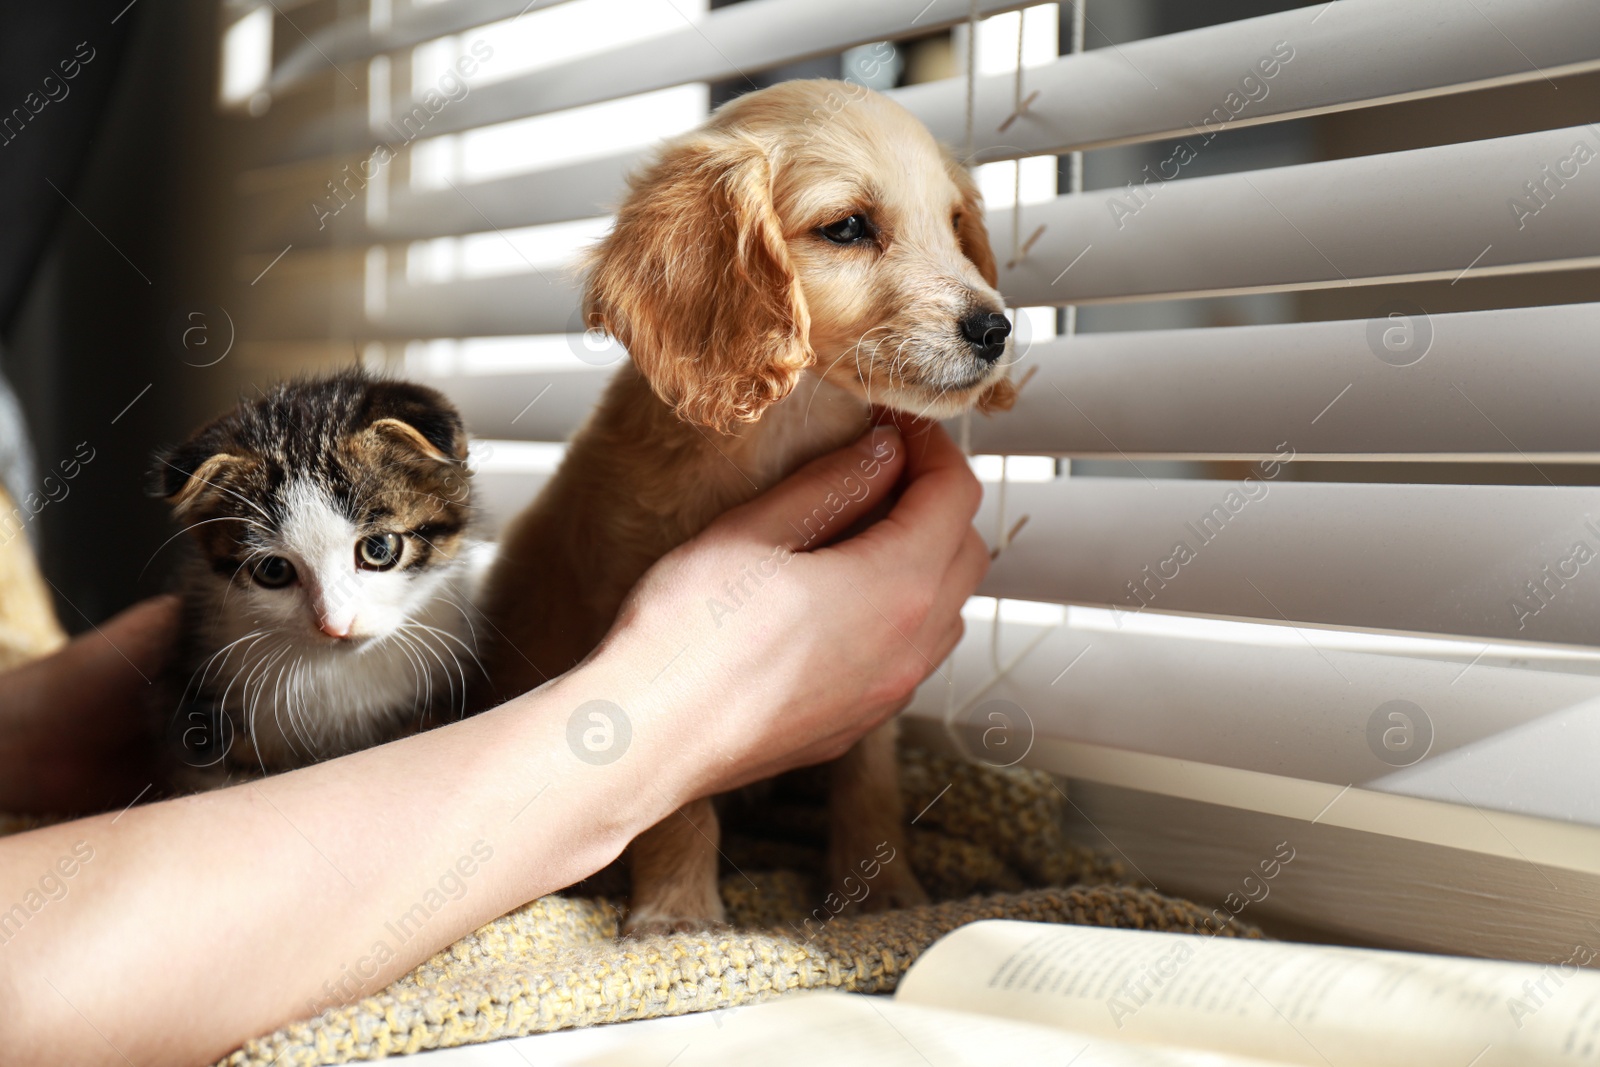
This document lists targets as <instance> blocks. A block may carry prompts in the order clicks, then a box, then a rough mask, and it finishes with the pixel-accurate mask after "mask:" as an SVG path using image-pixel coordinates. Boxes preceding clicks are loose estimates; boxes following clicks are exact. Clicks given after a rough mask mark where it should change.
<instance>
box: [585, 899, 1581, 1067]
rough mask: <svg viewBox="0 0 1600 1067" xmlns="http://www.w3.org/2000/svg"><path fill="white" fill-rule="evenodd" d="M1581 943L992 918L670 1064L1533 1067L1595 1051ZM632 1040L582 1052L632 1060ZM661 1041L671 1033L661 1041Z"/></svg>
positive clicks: (737, 1019) (745, 1019)
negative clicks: (1452, 947)
mask: <svg viewBox="0 0 1600 1067" xmlns="http://www.w3.org/2000/svg"><path fill="white" fill-rule="evenodd" d="M1594 955H1595V953H1594V952H1593V951H1592V950H1590V949H1589V948H1588V947H1587V946H1584V945H1578V946H1575V948H1574V950H1573V954H1572V957H1571V958H1570V959H1566V960H1558V961H1555V962H1552V963H1550V964H1549V965H1546V966H1543V967H1541V966H1537V965H1531V964H1519V963H1501V962H1492V961H1483V960H1465V959H1455V958H1450V957H1443V956H1423V955H1415V954H1411V953H1401V952H1380V951H1375V950H1370V949H1352V948H1332V947H1326V946H1314V945H1300V944H1284V943H1276V942H1263V941H1241V940H1235V939H1231V938H1214V937H1207V936H1197V935H1183V934H1158V933H1144V932H1140V931H1133V930H1111V929H1102V928H1097V927H1082V926H1055V925H1045V924H1037V923H1023V922H1010V921H992V922H982V923H975V924H973V925H971V926H965V927H962V928H961V929H959V930H956V931H955V932H954V933H952V934H950V935H948V936H947V937H945V938H943V939H942V940H941V941H939V942H938V943H937V944H936V945H934V946H933V947H932V948H931V949H929V950H928V952H927V953H926V954H924V955H923V957H922V958H921V959H920V960H918V961H917V962H916V964H915V965H914V966H913V967H912V968H911V971H910V973H908V974H907V975H906V977H905V978H904V979H903V980H902V981H901V983H900V988H899V992H897V993H896V994H895V996H894V998H893V999H892V1000H891V999H889V998H886V997H867V996H853V995H846V994H833V993H819V994H813V995H807V996H799V997H789V998H784V999H782V1000H779V1001H776V1002H773V1003H768V1004H761V1005H756V1006H753V1007H749V1008H740V1009H737V1010H734V1011H732V1012H730V1013H728V1017H727V1020H726V1022H725V1023H724V1024H722V1025H720V1026H719V1028H718V1030H717V1031H716V1032H714V1033H713V1032H710V1031H709V1030H704V1029H703V1030H702V1031H701V1032H700V1033H699V1034H697V1035H696V1036H695V1038H694V1039H692V1040H689V1041H688V1042H687V1043H685V1045H684V1047H683V1048H682V1050H681V1051H680V1052H679V1054H678V1055H677V1057H676V1058H674V1060H673V1067H693V1065H703V1064H734V1063H737V1064H741V1065H743V1064H758V1065H760V1067H790V1065H796V1067H798V1065H801V1064H804V1065H805V1067H817V1065H819V1064H826V1065H829V1067H832V1065H835V1064H864V1065H865V1064H870V1065H871V1067H900V1065H902V1064H903V1065H905V1067H928V1065H932V1067H946V1065H957V1064H961V1065H965V1064H1013V1063H1015V1064H1052V1065H1055V1067H1067V1065H1069V1064H1070V1065H1071V1067H1134V1065H1138V1067H1202V1065H1204V1067H1251V1065H1254V1067H1262V1065H1266V1064H1306V1065H1309V1067H1539V1065H1543V1064H1569V1063H1571V1064H1576V1063H1600V973H1596V972H1593V971H1588V970H1584V969H1582V968H1583V965H1584V964H1587V963H1589V962H1591V960H1592V959H1593V958H1594ZM648 1047H650V1048H653V1049H654V1052H653V1053H652V1054H653V1055H654V1056H655V1057H656V1059H655V1060H650V1059H646V1058H641V1055H642V1053H643V1051H644V1049H643V1048H642V1047H641V1048H634V1047H633V1046H632V1044H631V1043H629V1044H625V1045H623V1046H621V1047H616V1048H613V1049H611V1050H609V1051H608V1052H607V1053H606V1054H604V1055H602V1056H600V1057H597V1058H591V1059H585V1060H584V1061H583V1062H586V1063H591V1064H640V1063H646V1062H657V1061H658V1060H659V1059H660V1055H661V1052H662V1049H663V1047H664V1046H663V1045H662V1044H661V1043H660V1042H658V1041H651V1042H650V1043H649V1046H648ZM668 1051H670V1050H668Z"/></svg>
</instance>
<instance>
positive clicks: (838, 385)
mask: <svg viewBox="0 0 1600 1067" xmlns="http://www.w3.org/2000/svg"><path fill="white" fill-rule="evenodd" d="M587 268H588V274H587V289H586V294H585V301H584V311H585V316H586V321H587V322H588V324H589V325H590V326H591V327H592V328H603V329H605V330H606V331H608V332H609V333H610V334H611V335H612V336H614V337H615V338H616V339H617V340H618V341H620V342H621V343H622V345H623V346H625V347H626V348H627V350H628V353H629V355H630V356H631V357H632V361H631V363H629V364H625V365H624V366H623V367H622V368H621V369H619V371H618V372H617V374H616V376H615V377H614V378H613V380H612V381H611V383H610V384H609V386H608V387H607V389H606V392H605V394H604V397H603V398H602V400H601V402H600V404H599V406H598V408H597V409H596V410H595V412H594V413H593V415H592V416H591V417H590V419H589V420H588V422H587V423H586V424H585V425H584V427H583V428H582V429H581V430H579V431H578V433H577V434H576V436H575V437H574V438H573V441H572V445H571V449H570V451H569V452H568V454H567V457H566V460H565V462H564V463H563V464H562V466H561V468H560V470H559V471H558V472H557V473H556V475H555V476H554V478H553V479H552V480H551V482H550V483H549V485H548V486H547V487H546V489H545V490H544V492H543V493H542V494H541V496H540V497H539V498H538V499H537V500H536V501H534V503H533V504H531V505H530V506H529V507H528V509H527V510H526V511H525V512H523V513H522V515H520V516H519V517H518V518H516V519H515V520H514V521H513V522H512V523H511V526H510V528H509V529H508V531H507V534H506V537H505V539H504V541H503V543H502V547H501V553H500V557H499V561H498V563H497V565H496V566H497V569H496V570H495V571H494V572H493V573H492V574H491V575H490V579H489V582H488V587H489V590H490V592H489V593H488V597H489V604H488V612H489V616H490V618H491V620H492V621H493V622H494V623H495V625H496V627H497V628H498V629H499V630H500V632H501V633H502V634H503V635H504V636H503V639H502V640H501V641H500V642H499V644H498V645H497V646H495V647H492V648H491V649H490V652H489V657H488V659H489V673H490V677H491V678H492V679H493V682H494V684H495V686H496V688H497V690H498V692H499V693H500V694H501V695H509V694H513V693H517V692H521V691H523V690H525V689H527V688H530V687H531V686H534V685H537V684H539V683H540V682H543V681H544V680H546V679H547V678H552V677H555V676H556V675H558V674H560V673H562V672H563V671H566V670H568V669H569V668H571V667H572V666H573V665H574V664H576V663H577V662H578V661H579V660H580V659H582V658H583V657H584V656H585V655H587V654H588V653H589V652H590V651H591V650H592V649H593V648H594V647H595V646H596V645H597V644H598V643H599V641H600V639H601V637H603V636H604V634H605V632H606V630H607V629H608V628H609V627H610V626H611V624H612V622H613V620H614V619H615V617H616V614H617V611H618V608H619V607H620V605H621V604H622V602H623V599H624V597H625V596H626V594H627V593H628V591H629V589H631V588H632V586H633V585H634V583H635V582H636V581H637V580H638V579H639V577H640V576H641V575H642V574H643V573H644V571H645V570H646V569H647V568H648V567H649V566H650V565H651V564H652V563H654V562H655V561H656V560H657V559H659V558H660V557H661V556H663V555H665V554H666V553H667V552H668V551H670V550H671V549H672V548H674V547H675V546H677V545H679V544H681V543H682V542H684V541H685V540H687V539H689V538H690V537H692V536H694V535H695V534H696V533H698V532H699V531H700V530H702V529H703V528H704V527H705V526H706V525H707V524H708V523H710V522H711V520H712V519H714V518H716V517H717V516H718V515H719V514H721V513H722V512H724V511H726V510H727V509H729V508H731V507H733V506H735V505H737V504H739V503H741V502H743V501H745V500H748V499H749V498H751V497H752V496H755V495H756V494H757V493H759V492H760V491H762V490H764V489H766V488H768V487H769V486H771V485H773V484H774V483H775V482H777V481H778V480H780V479H781V478H783V477H784V476H785V475H787V474H789V473H790V472H791V471H793V470H794V469H795V468H797V467H799V466H800V465H802V464H804V463H805V462H807V461H808V460H811V459H813V458H814V457H816V456H818V455H821V454H823V453H825V452H828V451H830V450H832V449H834V448H837V447H840V446H842V445H844V444H846V443H848V442H850V441H851V440H854V439H855V438H856V437H857V436H858V435H859V434H861V433H862V432H863V431H864V430H865V429H866V428H867V427H868V425H869V423H870V419H871V405H874V404H877V405H884V406H888V407H892V408H896V409H899V410H901V411H905V412H910V413H913V414H916V415H925V416H929V417H946V416H949V415H953V414H956V413H958V412H960V411H963V410H965V409H968V408H971V407H974V406H977V407H980V408H982V409H984V410H990V409H995V408H1004V407H1008V406H1009V405H1010V402H1011V397H1012V386H1011V383H1010V381H1009V380H1008V378H1007V376H1006V368H1007V365H1008V363H1009V362H1010V360H1009V359H1008V356H1009V351H1010V349H1009V345H1010V343H1009V341H1008V339H1007V338H1008V335H1009V332H1010V325H1009V323H1008V322H1007V320H1006V318H1005V317H1004V315H1003V314H1002V302H1001V299H1000V295H999V293H997V292H996V291H995V288H994V285H995V264H994V256H993V253H992V252H991V251H990V248H989V241H988V235H987V233H986V231H985V229H984V224H983V213H982V204H981V200H980V197H979V195H978V191H977V188H976V186H975V185H974V184H973V182H972V179H971V178H970V177H969V176H968V174H967V172H966V171H965V170H964V169H963V168H962V167H961V166H960V165H959V164H958V163H957V162H956V161H955V160H954V159H953V158H952V156H951V155H950V154H949V153H948V152H946V151H944V150H943V149H941V148H940V146H939V145H938V144H937V143H935V141H934V140H933V137H932V136H931V135H930V134H929V133H928V131H927V129H926V128H925V127H923V126H922V124H921V123H919V122H918V121H917V120H916V119H915V118H913V117H912V116H911V115H910V114H909V113H908V112H907V111H905V110H904V109H903V108H901V107H900V106H899V105H897V104H895V103H893V102H892V101H890V100H889V99H887V98H886V97H882V96H879V95H877V94H876V93H873V92H870V91H869V90H866V89H863V88H861V87H859V86H852V85H847V84H845V83H843V82H833V81H793V82H785V83H783V84H781V85H777V86H774V87H773V88H770V89H765V90H762V91H760V92H753V93H750V94H748V95H745V96H741V97H739V98H738V99H736V100H733V101H732V102H730V103H728V104H727V105H725V106H723V107H722V108H720V109H719V110H718V111H717V112H716V114H715V115H713V116H712V117H711V119H710V120H709V121H708V122H707V123H706V124H705V125H704V126H702V127H701V128H700V129H698V130H695V131H694V132H692V133H689V134H687V135H685V136H682V137H679V138H677V139H675V140H672V141H669V142H667V143H666V144H665V145H664V146H663V147H662V148H661V150H660V152H659V154H658V156H657V157H656V158H655V160H654V161H653V162H652V163H650V164H649V165H647V166H646V167H644V168H643V169H642V170H641V171H640V172H639V173H638V174H636V175H635V176H634V177H633V179H632V180H631V182H630V192H629V195H628V197H627V199H626V201H625V202H624V204H623V205H622V208H621V210H620V211H619V212H618V214H617V219H616V225H615V228H614V229H613V230H612V232H611V233H610V235H609V236H607V237H606V238H605V239H604V240H603V241H602V242H601V243H600V244H599V245H598V247H597V248H596V249H595V250H594V251H593V252H592V253H591V255H590V256H589V259H588V263H587ZM887 488H888V487H885V489H884V491H885V492H887ZM842 532H843V531H827V532H826V536H827V537H834V536H837V535H838V534H839V533H842ZM730 577H736V576H730ZM832 793H833V795H832V801H831V806H832V810H833V813H834V814H833V818H832V820H831V821H832V840H831V842H830V849H829V852H830V861H829V867H830V877H832V878H834V879H835V881H836V883H837V880H838V879H840V878H842V877H843V876H844V875H845V874H848V873H849V872H850V871H852V870H853V869H855V867H856V866H857V865H858V864H860V863H862V862H865V861H867V860H869V859H871V858H872V857H873V856H874V855H875V854H877V855H881V853H880V852H879V850H880V849H881V848H882V846H883V844H884V843H887V844H888V845H889V846H890V847H892V848H894V849H896V850H897V851H898V852H900V853H901V854H904V829H903V826H902V822H903V820H902V814H901V811H900V800H899V789H898V784H897V782H896V776H895V759H894V733H893V730H892V728H884V729H880V730H879V731H877V732H875V733H874V734H872V735H870V736H869V737H868V738H867V739H865V740H864V741H862V742H861V743H860V744H858V745H857V746H856V747H855V748H854V749H853V750H852V751H851V753H850V754H849V755H847V756H845V757H844V758H843V759H842V760H840V761H839V763H838V764H837V765H836V767H835V771H834V776H833V790H832ZM681 814H682V815H683V816H684V817H682V818H679V817H677V816H674V817H673V818H670V819H667V820H666V821H664V822H662V823H661V824H659V825H658V826H656V827H654V828H653V829H651V830H650V831H648V832H647V833H645V834H643V835H641V836H640V837H639V838H638V839H637V840H636V841H635V842H634V843H633V844H632V845H631V846H630V849H629V852H630V861H631V865H632V881H633V899H632V903H631V908H630V914H629V916H628V920H627V923H626V925H625V930H626V931H627V932H630V933H635V934H638V933H645V932H659V931H664V930H683V929H692V928H695V927H697V926H701V925H704V924H707V923H711V922H717V921H720V920H721V919H722V917H723V909H722V903H721V900H720V899H719V897H718V894H717V858H718V855H717V847H716V842H717V817H716V813H715V811H714V809H713V808H712V805H711V802H710V801H709V800H707V801H700V802H697V803H695V804H693V805H690V806H689V807H688V808H686V809H684V810H683V812H681ZM834 888H838V887H837V884H836V885H835V886H834ZM925 899H926V898H925V897H924V895H923V893H922V890H921V888H920V887H919V886H918V885H917V883H916V880H915V878H914V876H912V874H911V872H910V869H909V865H908V864H906V863H898V864H888V865H885V866H884V867H883V869H882V872H881V874H880V875H879V876H878V878H877V879H876V880H875V881H874V883H873V886H872V892H871V894H870V895H869V896H868V898H867V902H866V905H865V906H867V907H869V908H872V907H889V906H897V905H898V906H903V905H908V904H914V903H919V902H921V901H923V900H925Z"/></svg>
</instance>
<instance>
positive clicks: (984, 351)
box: [961, 311, 1011, 363]
mask: <svg viewBox="0 0 1600 1067" xmlns="http://www.w3.org/2000/svg"><path fill="white" fill-rule="evenodd" d="M961 336H962V337H965V338H966V339H967V343H968V344H970V345H972V353H973V355H975V356H977V357H978V358H979V359H981V360H984V361H985V362H988V363H993V362H994V361H995V360H997V359H999V358H1000V357H1001V356H1002V355H1003V354H1004V353H1005V350H1006V338H1007V337H1010V336H1011V323H1010V321H1009V320H1007V319H1006V317H1005V316H1004V315H1000V314H997V313H995V312H993V311H974V312H972V314H970V315H968V316H967V317H966V318H964V319H962V320H961Z"/></svg>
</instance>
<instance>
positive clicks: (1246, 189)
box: [1000, 126, 1600, 307]
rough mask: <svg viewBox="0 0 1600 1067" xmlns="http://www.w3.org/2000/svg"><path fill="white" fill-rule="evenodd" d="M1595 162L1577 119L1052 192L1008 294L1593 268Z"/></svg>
mask: <svg viewBox="0 0 1600 1067" xmlns="http://www.w3.org/2000/svg"><path fill="white" fill-rule="evenodd" d="M1597 156H1600V132H1597V131H1596V129H1595V128H1594V127H1589V126H1580V127H1574V128H1572V129H1560V130H1545V131H1540V132H1538V133H1529V134H1521V135H1518V136H1513V137H1498V138H1494V139H1490V140H1484V141H1471V142H1467V143H1465V144H1452V145H1444V146H1441V147H1437V148H1420V149H1415V150H1412V151H1407V152H1392V153H1387V154H1383V155H1372V156H1361V157H1358V158H1354V159H1338V160H1332V161H1329V162H1323V163H1303V164H1299V165H1296V166H1289V167H1278V168H1275V169H1272V170H1261V171H1251V172H1246V173H1239V174H1225V175H1219V176H1216V177H1209V178H1193V179H1188V180H1181V181H1171V182H1165V183H1162V182H1160V181H1155V182H1150V183H1148V184H1146V185H1144V186H1143V187H1138V186H1136V187H1134V188H1133V189H1128V188H1123V189H1107V190H1098V191H1095V192H1088V193H1082V194H1078V195H1075V196H1063V197H1058V198H1056V199H1055V200H1053V201H1051V202H1049V203H1045V204H1039V205H1035V206H1030V207H1024V208H1023V209H1022V213H1021V214H1022V217H1021V223H1022V224H1021V227H1020V232H1021V233H1022V234H1023V235H1032V234H1034V233H1035V232H1036V231H1037V232H1038V233H1039V236H1038V239H1037V241H1036V242H1035V244H1034V245H1033V247H1032V249H1031V250H1030V252H1029V253H1028V255H1027V256H1026V258H1024V259H1022V260H1021V261H1020V262H1017V263H1015V265H1014V266H1011V267H1009V268H1007V269H1002V271H1001V278H1000V286H1001V289H1002V291H1003V292H1004V293H1005V294H1006V298H1007V300H1008V301H1009V302H1010V303H1012V304H1013V305H1017V306H1024V307H1025V306H1031V305H1038V304H1081V303H1096V302H1106V301H1117V300H1129V299H1135V300H1136V299H1150V298H1176V297H1193V296H1209V295H1218V294H1225V293H1244V292H1277V291H1290V290H1298V289H1312V288H1326V287H1330V286H1338V285H1348V284H1353V283H1373V282H1380V281H1402V280H1427V279H1444V280H1451V279H1455V278H1459V277H1461V276H1463V275H1465V274H1467V273H1469V272H1470V273H1474V274H1479V275H1483V274H1503V273H1512V272H1519V271H1530V270H1541V269H1572V268H1578V267H1589V266H1595V265H1597V264H1600V181H1594V180H1591V179H1592V176H1591V175H1589V174H1588V173H1586V171H1587V169H1588V168H1595V167H1597V166H1600V159H1597V158H1596V157H1597ZM1580 158H1587V159H1588V162H1587V163H1585V162H1580V161H1579V160H1580ZM1547 175H1550V177H1548V178H1547ZM1533 182H1548V185H1547V186H1546V191H1545V192H1544V193H1543V194H1542V197H1538V196H1535V194H1534V193H1533V192H1531V191H1530V190H1529V188H1528V184H1529V183H1533Z"/></svg>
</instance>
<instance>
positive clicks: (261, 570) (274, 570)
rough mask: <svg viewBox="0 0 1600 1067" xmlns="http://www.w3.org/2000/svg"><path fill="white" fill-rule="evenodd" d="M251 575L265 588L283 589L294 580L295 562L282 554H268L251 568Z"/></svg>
mask: <svg viewBox="0 0 1600 1067" xmlns="http://www.w3.org/2000/svg"><path fill="white" fill-rule="evenodd" d="M250 577H252V578H254V579H255V580H256V584H257V585H259V586H261V587H262V588H263V589H282V588H283V587H284V586H286V585H288V584H289V583H290V582H292V581H294V564H293V563H290V562H289V561H288V560H286V559H284V558H283V557H282V556H268V557H267V558H266V559H263V560H260V561H258V562H257V563H256V565H255V566H254V567H251V568H250Z"/></svg>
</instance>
